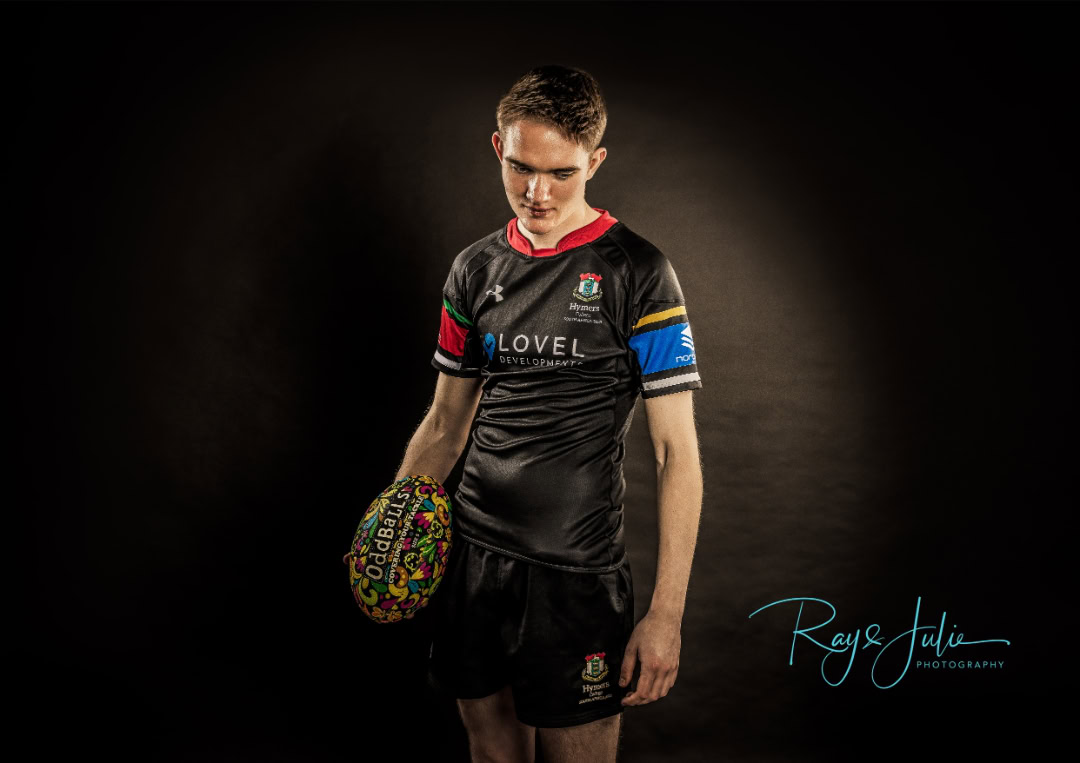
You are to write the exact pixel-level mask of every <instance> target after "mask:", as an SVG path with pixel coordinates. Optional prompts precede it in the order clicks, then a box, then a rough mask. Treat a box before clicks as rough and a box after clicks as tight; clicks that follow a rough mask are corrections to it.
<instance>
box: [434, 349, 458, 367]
mask: <svg viewBox="0 0 1080 763" xmlns="http://www.w3.org/2000/svg"><path fill="white" fill-rule="evenodd" d="M435 360H437V361H439V362H440V363H442V364H443V365H444V366H446V367H447V368H453V369H454V370H457V371H460V370H461V364H460V363H458V362H457V361H456V360H450V359H449V358H446V357H443V354H442V353H441V352H436V353H435Z"/></svg>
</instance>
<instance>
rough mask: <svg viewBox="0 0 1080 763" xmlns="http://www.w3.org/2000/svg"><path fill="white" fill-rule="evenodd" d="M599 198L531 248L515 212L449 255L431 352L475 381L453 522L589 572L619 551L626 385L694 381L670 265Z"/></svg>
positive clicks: (521, 552) (667, 388)
mask: <svg viewBox="0 0 1080 763" xmlns="http://www.w3.org/2000/svg"><path fill="white" fill-rule="evenodd" d="M594 209H597V208H595V207H594ZM597 211H598V212H601V213H602V214H601V217H600V218H598V219H597V220H595V221H594V222H592V223H590V224H589V225H586V226H584V227H583V228H579V229H578V230H577V231H573V232H572V233H569V234H567V235H566V236H564V237H563V239H562V240H561V241H560V242H559V244H558V246H557V247H556V248H555V249H547V250H537V251H533V250H532V246H531V244H530V242H529V241H528V239H525V237H524V236H522V235H521V233H520V232H519V231H518V229H517V227H516V226H517V219H516V218H515V219H513V220H511V221H510V222H509V223H508V224H507V225H506V226H503V227H502V228H500V229H499V230H497V231H495V232H494V233H491V234H490V235H488V236H485V237H484V238H482V239H480V240H479V241H477V242H475V243H474V244H472V245H471V246H469V247H467V248H466V249H464V250H463V251H462V252H461V253H460V254H458V255H457V257H456V258H455V259H454V262H453V265H452V266H451V268H450V274H449V276H448V277H447V279H446V284H445V286H444V288H443V309H442V319H441V323H440V330H439V338H438V344H437V347H436V350H435V356H434V358H432V361H431V362H432V365H433V366H434V367H435V368H437V369H439V370H440V371H442V372H443V373H446V374H451V375H453V376H465V377H476V376H483V378H484V382H483V392H482V395H481V399H480V404H479V409H478V412H477V417H476V421H475V422H474V429H473V432H472V435H473V439H472V444H471V446H470V447H469V450H468V453H467V454H466V458H465V466H464V474H463V476H462V480H461V485H460V487H459V488H458V491H457V494H456V495H455V498H454V504H453V506H454V519H455V523H454V524H455V529H456V530H457V531H458V533H460V534H461V535H462V536H464V537H465V538H467V539H468V540H471V541H473V542H476V543H478V544H479V545H483V546H487V547H489V548H492V549H494V550H496V551H502V552H505V553H508V554H511V555H518V556H520V557H523V558H526V559H529V560H533V561H540V562H544V563H547V564H554V565H560V566H566V567H572V568H577V569H589V570H597V571H599V570H606V569H612V568H615V567H617V566H618V565H619V564H621V563H622V561H623V556H624V553H625V551H624V545H623V511H622V500H623V493H624V490H625V487H626V481H625V478H624V476H623V458H624V455H625V446H624V438H625V436H626V432H627V430H628V429H629V427H630V421H631V417H632V415H633V411H634V406H635V403H636V402H637V397H638V395H639V394H640V395H641V396H642V397H644V398H649V397H655V396H658V395H664V394H669V393H672V392H679V391H682V390H686V389H697V388H700V387H701V379H700V377H699V376H698V368H697V358H696V355H695V353H694V340H693V337H692V336H691V334H690V324H689V322H688V319H687V315H686V306H685V302H684V300H683V294H682V290H681V288H680V287H679V282H678V279H677V278H676V276H675V271H674V270H673V269H672V267H671V264H670V263H669V262H668V260H667V258H666V257H665V256H664V255H663V254H662V253H661V252H660V250H658V249H657V248H656V247H655V246H653V245H652V244H650V243H649V242H648V241H646V240H645V239H644V238H642V237H641V236H639V235H637V234H636V233H634V232H632V231H631V230H630V229H629V228H627V227H626V225H625V224H624V223H622V222H620V221H618V220H616V219H615V218H613V217H612V216H611V215H610V214H608V213H607V211H606V210H602V209H597ZM515 244H516V247H515ZM525 252H533V253H532V254H527V253H525Z"/></svg>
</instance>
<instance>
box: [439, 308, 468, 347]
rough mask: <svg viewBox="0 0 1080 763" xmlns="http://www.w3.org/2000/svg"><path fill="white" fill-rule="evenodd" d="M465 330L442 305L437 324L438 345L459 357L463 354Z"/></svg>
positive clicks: (466, 330)
mask: <svg viewBox="0 0 1080 763" xmlns="http://www.w3.org/2000/svg"><path fill="white" fill-rule="evenodd" d="M467 332H468V329H466V328H465V327H464V326H461V325H459V324H458V323H457V321H455V320H454V319H453V318H452V317H450V314H449V313H448V312H446V306H445V305H444V306H443V309H442V321H441V323H440V324H439V347H441V348H443V349H444V350H446V351H447V352H448V353H450V354H451V355H455V356H457V357H459V358H460V357H461V356H462V355H464V354H465V335H466V333H467Z"/></svg>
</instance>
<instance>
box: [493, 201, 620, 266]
mask: <svg viewBox="0 0 1080 763" xmlns="http://www.w3.org/2000/svg"><path fill="white" fill-rule="evenodd" d="M593 209H595V210H596V211H597V212H599V213H600V216H599V217H598V218H596V219H595V220H593V221H592V222H591V223H589V224H588V225H583V226H582V227H580V228H578V229H577V230H572V231H570V232H569V233H567V234H566V235H565V236H563V237H562V238H560V239H559V243H557V244H556V245H555V248H553V249H533V245H532V242H531V241H529V239H527V238H525V237H524V236H523V235H521V231H519V230H518V227H517V218H516V217H515V218H513V219H512V220H511V221H510V222H508V223H507V224H506V240H507V241H509V242H510V246H512V247H514V248H515V249H517V250H518V251H519V252H521V253H522V254H527V255H529V256H530V257H550V256H551V255H553V254H558V253H559V252H564V251H566V250H567V249H573V248H574V247H575V246H581V245H582V244H587V243H589V242H590V241H595V240H596V239H598V238H600V237H601V236H603V235H604V234H605V233H606V232H607V229H608V228H610V227H611V226H612V225H614V224H615V223H617V222H619V221H618V220H616V219H615V218H614V217H612V216H611V215H610V214H608V211H607V210H606V209H600V208H599V207H593Z"/></svg>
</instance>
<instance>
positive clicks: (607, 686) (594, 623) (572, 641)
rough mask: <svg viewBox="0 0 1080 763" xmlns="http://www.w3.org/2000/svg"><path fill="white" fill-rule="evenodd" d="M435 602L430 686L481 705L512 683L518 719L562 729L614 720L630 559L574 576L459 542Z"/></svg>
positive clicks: (630, 615)
mask: <svg viewBox="0 0 1080 763" xmlns="http://www.w3.org/2000/svg"><path fill="white" fill-rule="evenodd" d="M455 541H456V542H455V544H454V549H453V552H452V554H451V558H450V562H449V564H448V565H447V573H446V578H445V579H444V580H443V582H442V585H441V586H440V588H439V590H438V591H436V592H435V595H434V596H433V597H432V601H431V606H432V609H433V611H432V615H433V617H434V619H435V628H434V636H433V641H432V645H431V652H430V656H431V659H430V662H429V681H430V682H431V684H432V685H433V687H434V688H435V689H437V690H440V691H442V692H444V693H446V694H449V695H450V696H452V697H454V698H456V699H478V698H480V697H487V696H489V695H491V694H494V693H496V692H497V691H499V690H500V689H502V688H503V687H504V686H506V685H507V684H509V685H510V686H511V690H512V691H513V695H514V706H515V709H516V711H517V717H518V720H520V721H521V722H522V723H525V724H528V725H530V726H538V727H544V728H561V727H565V726H577V725H579V724H582V723H588V722H589V721H595V720H597V719H600V718H606V717H608V716H610V715H616V714H617V713H620V712H621V711H622V709H623V707H622V698H623V697H624V696H625V695H626V694H627V693H628V692H629V691H630V687H620V686H619V669H620V668H621V667H622V659H623V652H624V651H625V650H626V644H627V642H628V641H629V640H630V633H631V632H632V631H633V629H634V586H633V580H632V578H631V577H630V561H629V559H627V558H626V557H625V556H624V557H623V561H622V564H621V566H619V567H618V568H617V569H614V570H612V571H608V572H573V571H569V570H564V569H557V568H553V567H548V566H545V565H542V564H538V563H534V562H529V561H525V560H523V559H518V558H515V557H513V556H508V555H507V554H506V553H499V552H497V551H494V550H491V549H488V548H485V547H482V546H480V545H477V544H476V543H471V542H469V541H467V540H465V539H464V538H462V537H461V535H460V534H459V535H458V537H457V538H456V539H455Z"/></svg>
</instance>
